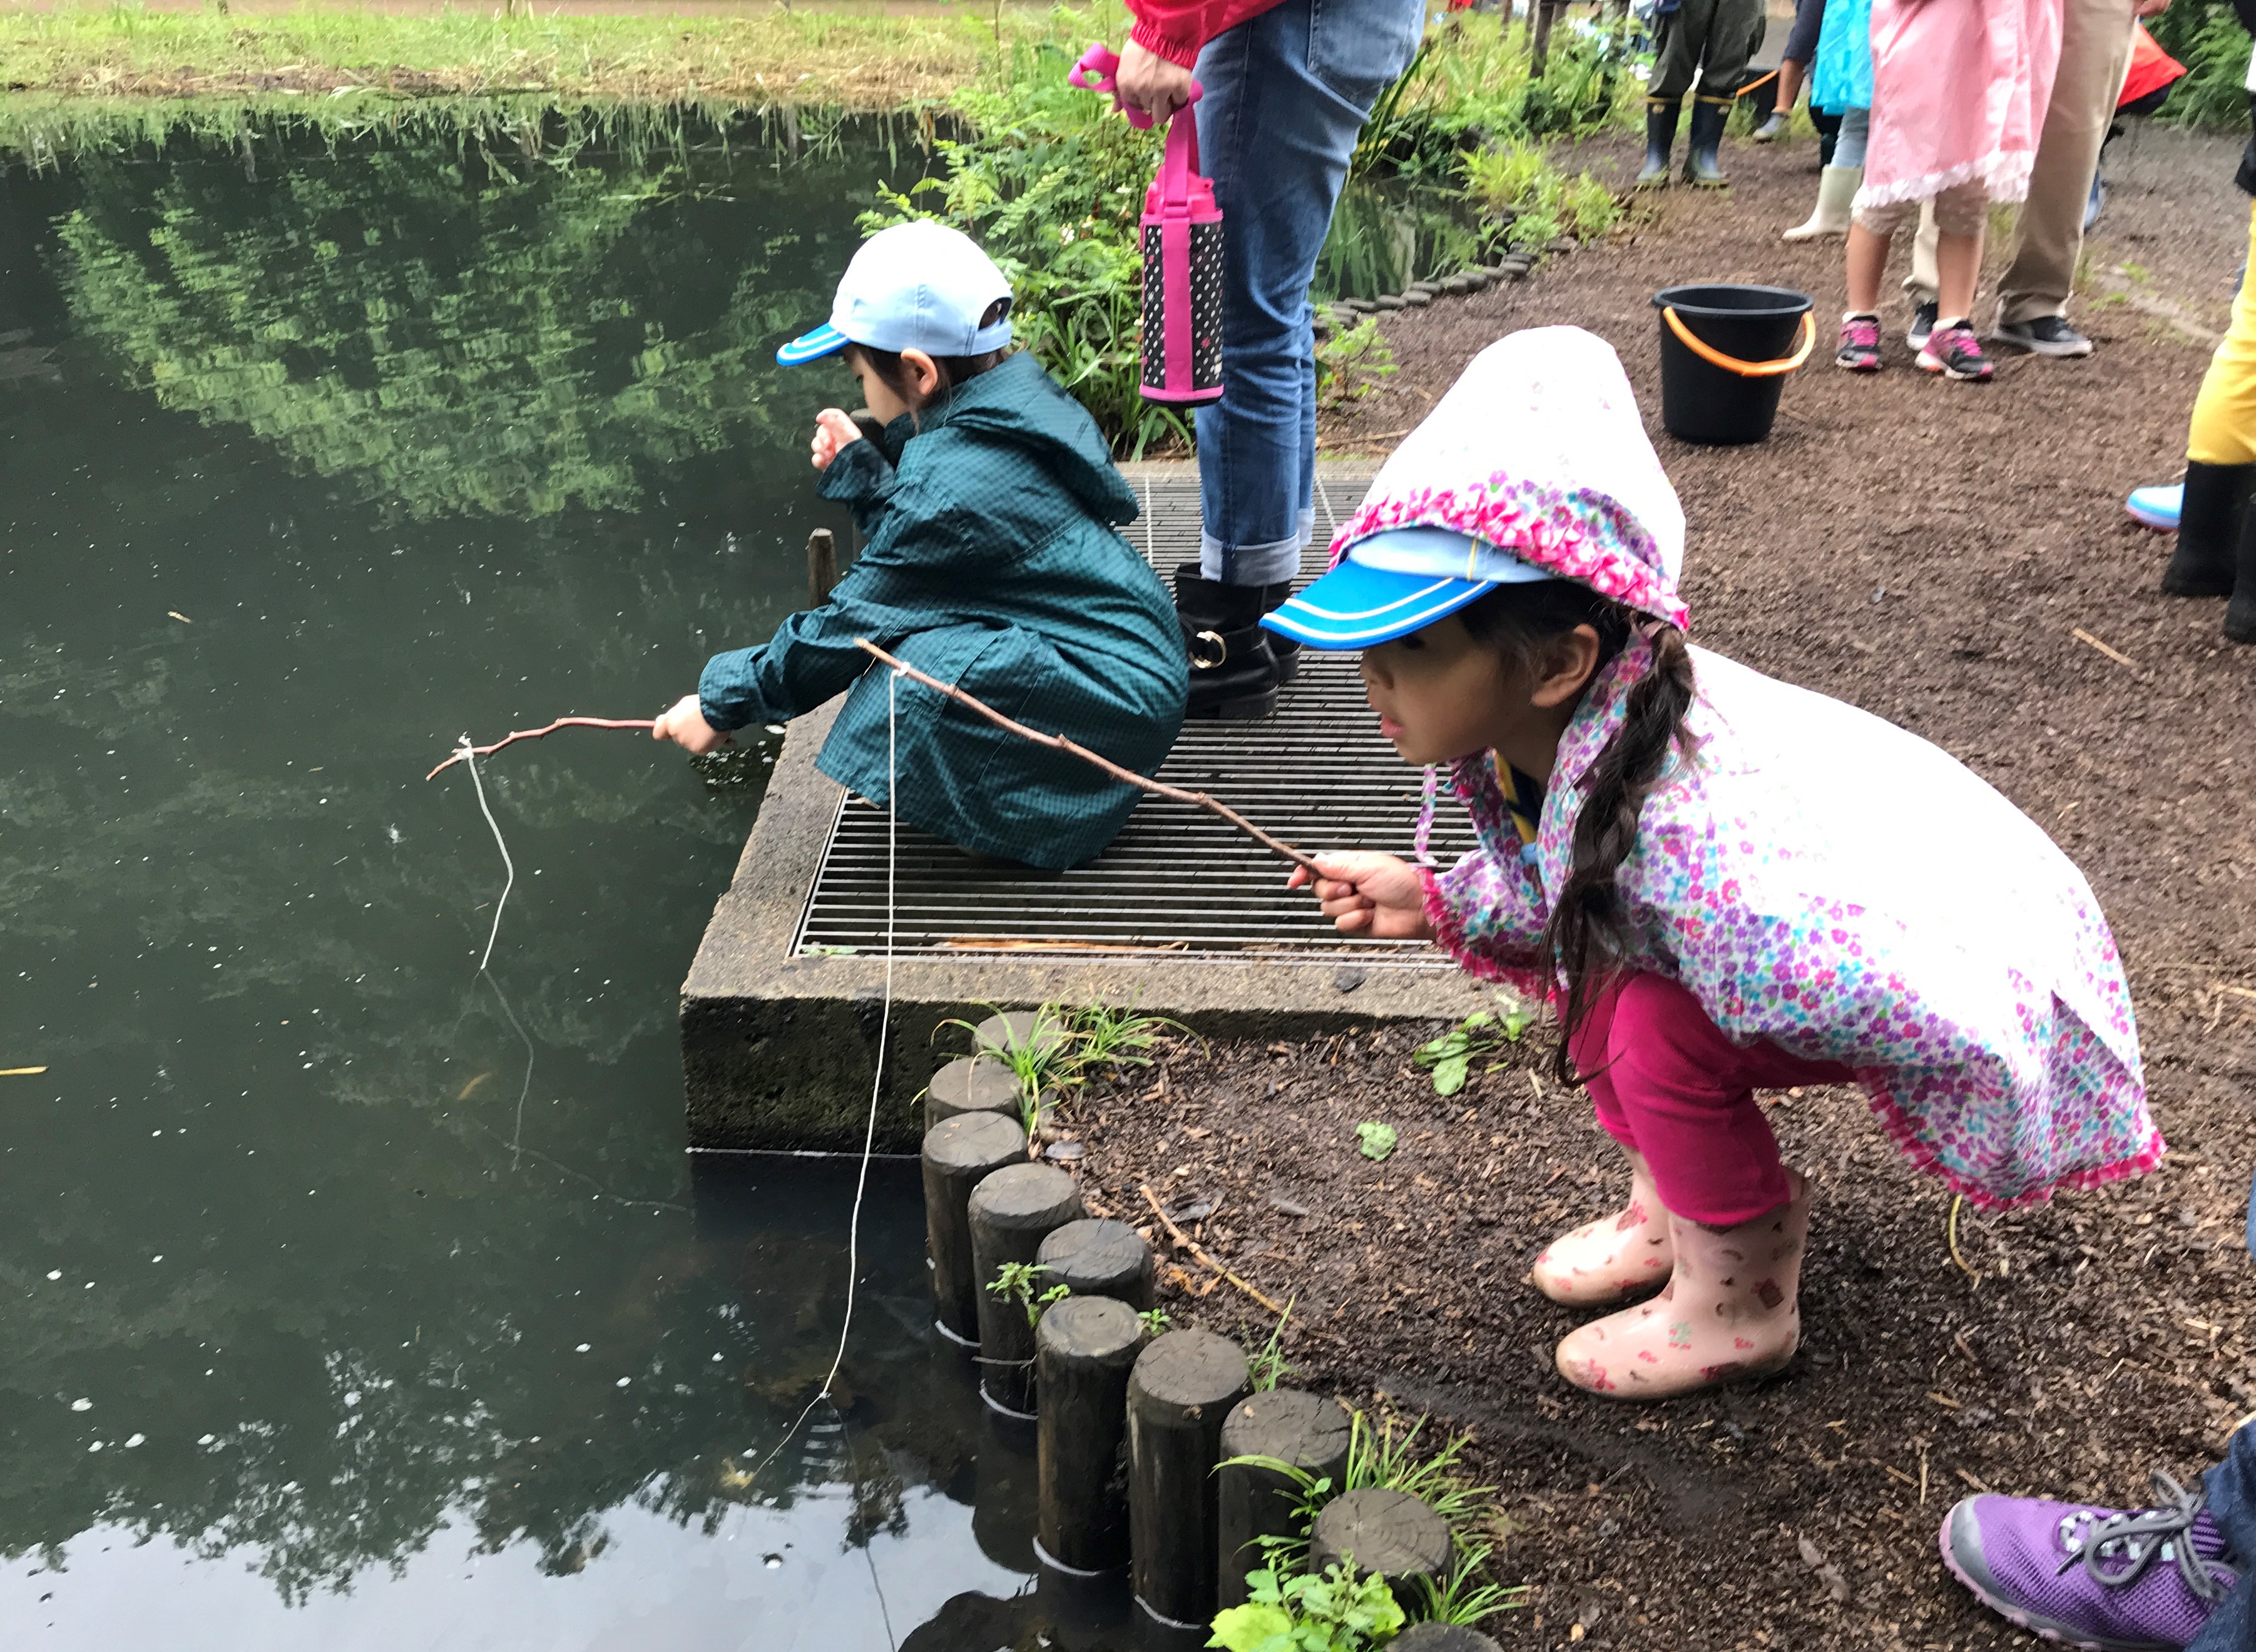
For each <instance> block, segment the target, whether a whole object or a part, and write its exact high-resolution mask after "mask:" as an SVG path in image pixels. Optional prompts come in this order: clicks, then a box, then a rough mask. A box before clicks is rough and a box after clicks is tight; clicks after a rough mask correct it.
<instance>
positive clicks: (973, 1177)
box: [923, 1112, 1026, 1347]
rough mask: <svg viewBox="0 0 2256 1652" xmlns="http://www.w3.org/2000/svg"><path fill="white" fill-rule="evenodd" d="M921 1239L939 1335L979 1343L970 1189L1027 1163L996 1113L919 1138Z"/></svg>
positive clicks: (1011, 1128)
mask: <svg viewBox="0 0 2256 1652" xmlns="http://www.w3.org/2000/svg"><path fill="white" fill-rule="evenodd" d="M923 1157H924V1234H925V1246H926V1248H927V1253H928V1254H929V1256H930V1259H931V1262H932V1302H933V1313H934V1320H935V1322H936V1323H937V1324H939V1326H940V1329H941V1333H942V1334H943V1335H944V1336H946V1337H948V1338H949V1339H951V1340H952V1341H955V1342H959V1343H962V1345H964V1346H966V1347H976V1346H977V1345H978V1342H979V1281H978V1279H977V1277H976V1274H974V1273H973V1271H972V1264H971V1216H970V1204H971V1190H972V1189H974V1188H976V1187H977V1186H978V1185H979V1184H980V1183H982V1182H983V1181H985V1180H986V1179H987V1178H988V1177H989V1176H991V1175H993V1174H994V1173H995V1172H996V1171H998V1170H1000V1169H1002V1168H1004V1167H1005V1165H1012V1164H1024V1163H1025V1162H1026V1132H1025V1131H1024V1130H1021V1129H1020V1128H1019V1121H1018V1120H1017V1119H1005V1117H1003V1115H1002V1114H1000V1113H997V1112H971V1113H965V1114H964V1115H963V1116H962V1118H960V1119H949V1120H948V1122H947V1123H945V1124H940V1125H935V1126H933V1127H932V1128H931V1129H930V1130H927V1131H926V1132H925V1136H924V1154H923Z"/></svg>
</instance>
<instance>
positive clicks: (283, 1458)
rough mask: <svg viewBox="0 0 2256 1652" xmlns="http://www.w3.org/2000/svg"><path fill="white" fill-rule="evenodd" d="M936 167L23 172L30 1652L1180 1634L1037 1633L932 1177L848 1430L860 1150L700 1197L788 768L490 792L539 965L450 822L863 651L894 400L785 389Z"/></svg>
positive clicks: (893, 1240) (0, 713) (2, 586)
mask: <svg viewBox="0 0 2256 1652" xmlns="http://www.w3.org/2000/svg"><path fill="white" fill-rule="evenodd" d="M914 133H915V128H914V127H913V125H912V124H908V123H905V122H904V123H889V122H883V121H871V122H862V123H854V124H848V125H846V126H843V127H840V128H836V129H835V130H834V129H832V128H831V127H829V126H828V124H825V126H824V127H823V128H822V130H821V132H820V133H819V134H817V133H814V132H811V131H807V132H802V131H800V130H799V129H797V128H796V127H790V126H786V125H782V124H775V123H772V122H763V121H762V120H760V119H758V118H754V117H746V118H744V119H743V120H739V121H737V122H735V123H732V124H730V125H729V126H727V127H725V128H716V127H712V126H709V125H700V124H695V123H691V124H689V125H687V126H677V127H673V128H670V129H667V128H663V127H661V128H659V129H655V130H653V129H651V128H648V127H645V128H644V129H641V130H639V131H632V132H629V131H622V130H620V129H616V128H607V127H605V126H604V125H603V124H601V123H600V122H595V123H590V122H588V121H564V120H561V119H552V120H551V121H549V122H548V123H547V124H546V125H545V126H543V127H541V128H539V130H538V131H537V132H536V131H527V132H523V133H519V134H518V135H517V136H516V137H515V138H511V137H510V136H508V135H506V134H504V132H502V131H483V132H479V131H464V130H463V129H462V128H461V127H459V126H447V125H444V124H432V125H429V126H427V127H422V128H415V129H410V130H406V131H393V132H385V133H363V134H360V135H358V136H354V137H349V138H335V139H332V140H328V141H322V140H318V139H314V138H306V137H302V136H300V137H297V138H290V137H286V136H283V135H279V134H278V133H277V132H275V131H271V130H270V131H264V134H263V135H257V136H253V137H250V138H231V139H229V140H226V141H210V142H204V143H196V142H177V143H174V144H173V145H169V146H168V147H167V148H166V149H165V150H164V151H163V152H161V153H159V152H155V151H153V150H150V149H147V148H143V149H140V150H137V151H134V152H125V153H119V154H111V155H87V156H83V157H81V158H79V159H72V160H69V161H67V162H66V163H64V164H63V165H61V166H57V167H53V168H49V169H46V170H44V171H41V172H39V173H27V172H25V170H24V169H23V168H22V167H21V166H12V165H0V937H4V945H0V967H4V970H5V991H4V992H0V1069H18V1068H23V1069H29V1068H44V1069H45V1070H44V1071H43V1072H24V1073H16V1074H11V1075H9V1076H0V1125H4V1134H0V1291H4V1293H5V1299H6V1301H7V1302H8V1303H9V1304H10V1306H9V1307H8V1309H7V1310H6V1312H5V1314H4V1316H0V1325H4V1327H5V1345H6V1352H5V1356H4V1359H0V1641H4V1643H5V1644H7V1645H9V1646H11V1647H26V1648H30V1647H42V1648H71V1649H77V1648H88V1649H92V1648H101V1649H102V1652H109V1648H116V1647H120V1646H126V1645H152V1646H162V1647H164V1648H166V1649H167V1652H201V1648H214V1649H215V1652H217V1649H218V1648H227V1652H264V1649H266V1648H276V1649H280V1648H321V1652H340V1649H342V1648H362V1647H366V1648H384V1652H400V1649H401V1648H426V1647H428V1648H442V1647H443V1648H518V1647H523V1648H543V1649H544V1652H579V1649H580V1648H615V1647H630V1646H631V1647H635V1648H645V1647H650V1646H659V1645H663V1646H679V1647H685V1648H687V1647H694V1648H760V1649H761V1652H781V1649H783V1648H864V1647H905V1648H920V1652H935V1649H941V1648H962V1652H989V1648H995V1647H999V1646H1003V1645H1006V1644H1009V1645H1017V1646H1027V1647H1031V1646H1033V1645H1036V1644H1045V1645H1066V1646H1072V1647H1102V1646H1112V1645H1116V1644H1123V1643H1124V1641H1125V1638H1126V1637H1124V1632H1123V1631H1121V1630H1119V1629H1118V1628H1117V1617H1114V1616H1109V1615H1108V1614H1114V1613H1117V1607H1118V1605H1119V1602H1118V1600H1117V1599H1099V1600H1098V1601H1097V1602H1096V1603H1095V1604H1094V1606H1090V1605H1089V1603H1067V1604H1061V1603H1059V1602H1058V1601H1056V1600H1055V1599H1054V1598H1053V1596H1052V1595H1051V1594H1050V1593H1048V1592H1046V1591H1047V1589H1048V1588H1049V1586H1050V1585H1045V1589H1044V1590H1042V1591H1038V1590H1037V1589H1036V1587H1035V1580H1034V1576H1033V1557H1032V1550H1031V1536H1032V1511H1031V1501H1030V1497H1029V1481H1030V1479H1031V1472H1032V1457H1031V1444H1030V1442H1029V1441H1028V1440H1026V1438H1024V1437H1018V1436H1015V1435H1012V1434H1008V1433H1005V1431H1003V1430H1002V1427H1001V1425H999V1424H998V1423H997V1422H996V1421H995V1420H994V1419H993V1418H992V1417H991V1415H990V1414H988V1413H987V1412H986V1411H985V1410H984V1409H983V1408H982V1407H981V1406H980V1404H979V1403H978V1402H977V1401H976V1397H975V1394H974V1392H973V1389H972V1386H971V1381H970V1367H969V1365H968V1363H967V1362H966V1361H965V1360H964V1359H962V1356H961V1355H960V1354H958V1353H956V1352H955V1351H953V1350H950V1349H948V1348H946V1347H944V1346H943V1345H941V1344H940V1343H939V1341H938V1339H937V1338H935V1336H934V1333H933V1332H932V1331H931V1330H930V1328H929V1323H928V1322H929V1314H928V1311H927V1297H926V1295H925V1292H924V1289H923V1283H922V1281H923V1277H924V1270H923V1260H922V1219H921V1214H920V1202H919V1197H918V1192H917V1183H916V1176H915V1171H914V1167H913V1165H906V1164H881V1165H879V1166H878V1167H877V1170H876V1173H875V1175H874V1176H873V1180H872V1184H871V1190H870V1197H869V1203H868V1207H867V1211H866V1214H865V1218H864V1239H863V1251H862V1255H863V1259H864V1272H863V1295H861V1297H860V1298H859V1300H858V1306H857V1314H856V1317H855V1319H854V1329H853V1333H852V1336H851V1338H850V1343H849V1345H848V1346H847V1349H846V1352H845V1359H844V1366H843V1370H842V1378H841V1381H840V1384H839V1387H838V1390H837V1403H836V1405H835V1407H834V1406H827V1405H825V1406H817V1407H815V1408H814V1413H813V1415H811V1416H810V1417H809V1418H808V1419H807V1426H806V1427H805V1428H804V1429H803V1430H799V1431H798V1432H797V1433H795V1434H793V1433H792V1432H790V1430H791V1425H792V1424H793V1421H794V1419H796V1418H797V1417H798V1416H799V1415H800V1414H801V1412H802V1411H803V1410H804V1409H805V1408H807V1405H808V1403H809V1401H811V1400H812V1399H813V1397H814V1394H816V1392H817V1391H818V1389H819V1387H820V1386H821V1380H822V1377H823V1373H825V1372H826V1370H827V1369H828V1366H829V1363H830V1360H831V1358H832V1354H833V1352H834V1350H835V1345H836V1342H837V1338H838V1334H839V1324H840V1319H841V1315H842V1310H843V1307H844V1301H845V1295H844V1287H845V1282H846V1281H845V1270H846V1262H845V1246H844V1239H845V1225H846V1218H847V1211H848V1207H849V1203H850V1196H851V1192H852V1169H853V1167H851V1166H850V1165H841V1164H836V1163H825V1162H810V1161H800V1160H790V1159H755V1160H730V1161H711V1160H697V1161H693V1160H692V1159H691V1158H689V1157H688V1156H687V1154H685V1152H684V1148H683V1131H682V1123H681V1087H680V1069H679V1062H678V1054H677V1046H676V1041H675V1031H674V1014H675V1008H676V995H675V988H676V985H677V984H678V983H679V982H680V979H681V978H682V976H683V975H684V973H685V972H686V971H687V965H688V962H689V959H690V957H691V955H692V953H693V952H694V949H695V946H696V943H697V939H698V935H699V933H700V930H701V927H702V924H703V922H704V920H705V918H706V915H707V914H708V913H709V910H710V907H711V904H712V901H713V900H714V898H715V897H716V895H717V894H718V893H719V892H720V891H721V890H722V889H723V887H724V886H725V885H726V883H727V881H728V879H729V876H730V871H731V868H732V867H733V865H734V864H735V861H736V858H737V854H738V852H739V851H740V849H741V846H742V844H743V843H744V836H745V833H746V832H747V830H749V828H750V825H751V819H752V815H753V813H754V810H755V808H756V807H757V804H758V797H759V794H760V787H761V782H762V779H763V776H764V773H765V766H766V765H767V764H768V763H769V762H771V761H772V757H773V751H772V741H767V740H765V739H760V738H756V739H755V740H753V741H752V742H751V743H750V744H749V745H747V746H746V747H745V748H744V750H743V751H741V752H738V753H737V754H736V755H735V756H733V757H730V758H728V759H723V760H719V761H713V762H707V763H700V764H693V763H690V762H687V761H685V760H684V759H682V758H681V757H680V754H679V753H678V752H675V751H674V750H673V749H672V748H666V749H664V750H660V749H658V748H655V747H653V746H652V745H651V744H650V743H649V741H648V740H647V739H646V738H644V737H642V736H640V735H639V734H633V733H610V732H589V731H573V732H570V733H567V734H563V735H560V736H558V737H555V738H551V739H548V740H546V741H544V742H542V743H540V744H538V745H518V746H516V747H513V748H512V749H511V751H510V752H507V753H506V754H504V755H502V756H500V757H497V759H493V760H491V761H490V763H489V764H488V765H486V766H484V768H483V781H484V785H485V789H486V795H487V799H488V801H490V804H491V807H492V809H493V813H494V816H495V819H496V821H497V824H498V827H499V829H500V830H501V831H502V832H503V834H504V836H505V837H506V840H507V843H508V846H509V850H510V852H511V856H512V858H513V860H514V865H515V869H516V882H515V886H514V890H513V892H512V893H511V895H510V897H509V899H508V900H507V903H506V907H505V911H504V914H503V915H502V918H501V921H500V925H499V931H498V937H497V941H496V943H495V945H494V950H493V956H492V964H491V969H490V974H484V975H482V974H481V973H480V972H479V969H478V964H479V958H480V956H481V954H482V952H483V950H484V948H485V945H486V943H487V940H488V936H489V932H490V928H491V926H492V924H493V921H494V917H495V907H494V903H495V900H496V899H497V896H498V895H499V894H500V893H501V891H502V887H503V883H504V867H503V864H502V860H501V857H500V855H499V853H498V852H497V845H496V844H495V841H494V838H493V836H492V835H491V833H490V831H489V830H488V828H487V826H486V824H485V822H484V820H483V817H482V816H481V815H480V812H479V808H478V802H477V799H476V795H475V794H474V792H473V788H472V786H471V783H470V779H471V777H470V775H469V772H468V771H466V770H464V769H462V768H460V767H457V768H455V769H452V770H450V771H448V773H446V774H444V775H442V776H441V777H440V778H439V779H438V780H434V781H432V782H430V783H426V781H425V780H424V774H425V772H426V771H427V769H429V768H430V767H431V766H432V765H433V764H434V763H435V762H436V761H438V760H439V759H440V758H441V757H442V756H443V755H445V753H446V752H448V749H449V748H450V747H451V746H452V745H454V744H455V741H456V740H457V738H459V737H460V736H461V735H462V733H463V732H464V731H469V732H472V733H474V734H475V735H476V737H477V738H480V739H490V738H497V737H498V735H499V734H501V733H502V732H504V731H508V730H511V729H521V728H528V727H532V726H537V725H538V724H543V723H546V721H548V720H549V719H550V718H552V717H556V716H559V715H561V714H567V713H576V714H588V715H595V716H606V717H638V716H649V715H651V714H652V713H653V712H654V711H656V710H658V709H659V707H660V706H661V705H663V704H665V703H666V702H670V701H671V700H672V699H673V697H674V696H676V695H680V694H682V693H684V692H687V690H688V689H689V688H692V687H693V686H694V682H695V680H696V675H697V671H698V668H699V667H700V665H701V662H702V660H703V659H704V657H705V656H706V654H707V653H709V652H710V651H711V649H712V648H714V647H715V646H721V645H723V644H730V643H738V642H744V641H749V640H756V639H760V638H763V637H765V635H767V633H768V632H769V631H770V630H771V629H772V627H773V625H775V624H776V622H777V621H778V620H779V618H781V617H782V616H783V615H784V614H785V613H786V612H788V611H791V610H792V609H793V608H794V607H796V606H799V605H800V604H801V603H802V601H803V593H804V589H805V585H804V582H805V571H804V570H805V561H804V555H803V548H802V547H803V546H804V544H805V540H806V536H807V532H808V530H809V528H810V527H812V526H818V525H825V526H842V525H843V524H842V518H841V517H838V516H836V515H835V514H833V513H832V512H831V511H830V510H829V508H828V507H825V506H822V505H820V504H819V503H818V502H817V501H816V500H815V499H814V495H813V491H812V489H811V487H810V486H809V485H808V480H807V465H806V460H805V456H804V454H805V448H804V442H805V434H804V431H805V427H806V426H807V422H808V420H809V417H810V415H811V413H812V412H813V411H814V409H815V408H816V407H818V406H821V405H822V404H823V403H824V402H826V401H829V400H833V399H840V398H842V397H844V396H846V395H847V394H848V393H849V392H850V380H848V379H846V378H845V377H844V374H843V371H842V369H838V368H836V367H835V366H828V367H816V368H808V369H802V370H800V371H797V372H796V373H793V372H787V371H786V370H782V369H779V368H777V367H776V366H775V365H774V362H773V354H772V352H773V349H774V346H775V344H776V342H778V341H779V339H780V338H781V337H783V336H786V335H788V334H790V333H791V332H793V331H795V330H797V329H799V328H801V327H804V326H806V325H807V324H808V323H809V322H810V321H813V320H815V319H819V318H820V317H821V315H822V314H823V313H824V312H825V311H826V310H827V308H828V293H829V290H830V287H831V285H832V283H833V282H834V281H835V278H836V273H837V272H838V270H839V269H840V268H841V267H842V265H843V263H844V261H845V259H846V258H847V256H848V254H849V252H850V249H851V248H852V246H853V245H854V244H855V242H856V239H857V232H856V229H855V227H854V219H855V215H856V214H857V211H858V209H859V208H860V207H861V206H862V205H863V204H864V203H865V202H866V201H868V200H869V198H870V195H871V191H872V189H873V188H874V187H875V186H876V185H877V184H878V182H879V181H880V180H887V181H890V182H892V183H893V184H895V185H896V186H898V185H900V184H903V183H906V181H908V180H910V179H912V178H913V177H914V176H915V175H916V174H917V173H918V172H919V171H920V170H921V169H922V168H923V166H925V164H926V161H925V157H924V155H923V153H922V152H921V151H920V150H919V149H918V148H917V147H916V146H915V144H914V142H913V137H914ZM1368 215H1369V214H1368V213H1364V214H1363V215H1359V216H1357V217H1356V219H1355V222H1357V224H1361V223H1363V222H1364V217H1367V216H1368ZM1379 235H1380V239H1382V240H1385V241H1386V242H1387V244H1388V245H1390V246H1392V245H1394V244H1396V243H1397V241H1399V237H1393V238H1392V239H1389V238H1388V237H1392V231H1385V230H1383V229H1382V231H1380V232H1379ZM1416 242H1417V236H1416V234H1415V233H1413V234H1412V235H1411V236H1410V238H1409V243H1408V244H1410V245H1412V246H1413V248H1414V245H1415V244H1416ZM1405 279H1406V278H1405ZM1396 284H1397V285H1399V282H1397V283H1396ZM772 1454H773V1458H772V1461H771V1460H769V1459H770V1458H771V1456H772ZM1053 1583H1054V1580H1053ZM1068 1606H1070V1609H1068ZM1109 1626H1110V1627H1109Z"/></svg>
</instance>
